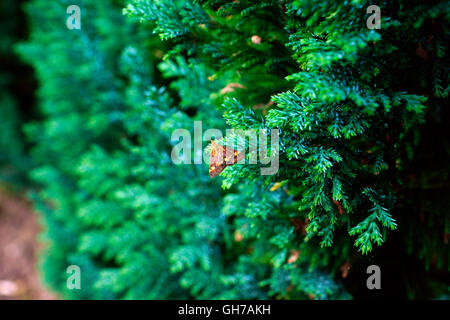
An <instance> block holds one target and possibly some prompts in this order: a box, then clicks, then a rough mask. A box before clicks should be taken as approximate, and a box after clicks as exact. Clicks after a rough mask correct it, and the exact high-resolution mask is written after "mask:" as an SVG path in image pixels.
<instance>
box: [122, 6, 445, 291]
mask: <svg viewBox="0 0 450 320" xmlns="http://www.w3.org/2000/svg"><path fill="white" fill-rule="evenodd" d="M371 4H372V3H369V2H368V1H320V2H319V1H300V0H296V1H258V2H255V1H200V0H199V1H193V2H190V1H145V0H137V1H134V2H133V3H132V4H130V5H129V6H128V8H127V10H126V12H127V13H128V14H130V15H133V16H138V17H139V18H140V20H141V21H142V22H143V23H147V24H155V26H156V27H155V29H154V31H155V32H156V33H158V34H159V35H160V38H161V39H163V40H166V41H168V42H169V43H170V44H171V45H170V47H171V50H170V51H169V52H168V54H167V58H170V57H171V56H172V55H177V54H184V55H187V56H189V57H193V58H194V57H195V58H196V59H200V60H201V61H205V63H207V64H208V65H210V66H211V67H212V68H213V69H214V70H215V74H214V79H223V78H224V74H225V73H227V74H230V73H231V76H230V77H229V78H228V87H226V88H232V89H233V90H225V92H229V91H232V92H231V93H228V94H227V96H228V99H227V100H225V102H224V103H223V104H222V110H223V112H224V117H225V119H226V121H227V124H228V125H229V126H231V127H233V128H242V129H254V128H264V129H267V130H268V131H269V132H270V130H271V129H280V130H281V141H280V145H281V146H280V147H281V150H280V170H279V172H278V174H277V175H274V176H270V177H260V176H259V168H258V167H255V166H253V167H251V166H246V165H242V166H239V165H236V166H233V167H230V168H229V169H227V170H226V171H225V172H224V174H223V176H224V177H225V179H224V181H223V187H224V188H229V187H231V186H233V185H237V186H238V189H239V192H238V193H236V194H230V195H228V196H226V198H225V203H226V206H225V207H224V209H223V212H224V214H226V215H227V216H229V217H233V218H234V224H235V226H236V227H237V228H239V229H240V230H241V232H242V233H243V235H244V236H243V238H244V239H245V240H244V241H245V243H246V245H247V246H251V247H252V248H253V247H255V248H264V249H262V250H255V251H254V252H253V253H252V254H249V257H252V259H260V261H266V262H268V261H270V263H271V264H272V267H273V269H272V274H271V276H270V277H269V278H268V279H266V280H265V281H264V283H267V284H268V285H269V288H270V290H272V291H271V292H272V293H277V294H279V295H281V296H283V297H285V296H286V297H292V296H295V289H296V290H298V291H300V292H302V293H307V294H309V295H310V296H315V297H320V298H323V297H327V293H326V292H324V291H322V290H321V289H320V288H321V285H320V284H321V283H322V281H321V280H320V279H321V278H319V277H320V276H319V275H318V273H316V272H317V270H322V271H325V272H326V273H327V274H334V275H336V274H339V273H340V271H342V270H346V267H347V266H349V265H352V264H358V263H362V262H365V263H367V262H368V261H369V259H367V258H365V256H367V255H368V254H370V255H371V257H372V259H370V260H371V261H374V262H376V261H377V258H376V257H377V255H376V254H377V251H376V247H379V246H382V245H383V244H384V243H385V242H388V241H389V240H391V239H392V240H391V243H394V242H395V245H394V249H393V250H395V251H400V252H395V253H394V252H391V255H392V254H394V255H399V256H402V257H407V256H410V257H411V256H412V257H414V258H419V259H421V260H422V261H423V265H424V266H425V268H426V269H427V270H428V269H430V268H434V270H442V271H441V272H443V274H445V273H446V272H448V270H449V258H450V256H449V250H448V233H449V227H450V226H449V215H448V208H449V198H448V196H447V195H445V194H446V193H448V192H447V191H448V188H449V186H448V183H447V180H448V174H449V171H448V163H449V162H448V160H449V156H450V154H449V150H448V148H447V147H445V146H446V145H448V138H449V136H448V130H446V127H447V126H448V119H449V117H448V112H447V110H446V109H447V108H446V107H445V105H446V103H447V102H448V100H447V97H448V91H449V87H448V83H449V82H448V73H447V71H446V70H448V62H447V60H448V53H447V45H448V32H449V25H448V21H449V19H448V18H449V9H448V3H446V2H445V1H428V2H426V3H424V2H423V1H381V2H380V3H379V6H380V7H381V12H382V22H381V24H382V27H381V29H373V30H372V29H369V28H368V27H367V24H366V20H367V19H368V15H367V14H366V9H367V7H368V6H369V5H371ZM286 80H287V81H286ZM213 81H215V80H213ZM236 84H238V85H236ZM446 141H447V142H446ZM394 237H396V238H399V237H401V240H394V239H393V238H394ZM261 252H264V255H262V254H261ZM378 252H381V251H378ZM262 257H266V258H267V259H268V260H265V259H264V258H262ZM374 257H375V258H374ZM382 259H383V258H382V257H381V256H380V257H379V259H378V261H379V262H380V263H384V261H383V260H382ZM405 259H406V258H405ZM286 261H288V263H286ZM399 269H402V268H401V267H399ZM313 270H314V271H313ZM411 270H413V268H411ZM397 272H400V271H399V270H397ZM402 272H403V271H402ZM411 272H413V271H411ZM342 276H343V277H346V273H345V271H342ZM416 276H417V275H416ZM416 276H414V275H413V276H412V277H409V276H405V278H408V279H407V280H405V282H407V283H408V284H406V286H409V287H410V288H409V289H408V292H407V294H408V295H409V297H414V296H417V295H420V294H424V296H426V295H427V294H429V291H427V293H424V291H426V290H427V289H424V287H426V288H428V289H429V288H430V287H432V288H434V289H436V287H435V283H434V282H433V281H432V280H430V281H429V279H428V278H427V277H425V276H424V278H426V279H422V281H423V283H422V284H421V285H422V288H421V289H417V290H416V289H414V288H413V286H414V282H415V281H417V278H416ZM316 277H317V278H316ZM282 279H283V280H284V281H283V280H282ZM292 286H293V287H294V288H295V289H294V293H292ZM325 287H327V288H328V289H330V288H332V285H325ZM441 289H442V290H445V289H446V287H445V284H443V285H442V287H441ZM430 290H433V289H430ZM330 291H333V290H332V289H330ZM328 293H329V292H328Z"/></svg>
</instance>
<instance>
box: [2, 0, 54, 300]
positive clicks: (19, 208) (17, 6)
mask: <svg viewBox="0 0 450 320" xmlns="http://www.w3.org/2000/svg"><path fill="white" fill-rule="evenodd" d="M24 2H25V1H21V0H4V1H1V3H0V119H1V120H0V122H1V125H0V299H54V298H56V295H54V294H52V293H50V292H49V291H48V289H46V288H45V287H44V286H43V284H42V281H41V277H40V275H39V273H38V266H37V264H38V262H37V257H38V255H39V251H40V250H41V245H40V244H39V242H38V234H39V232H40V229H41V226H40V224H39V221H38V216H37V214H35V213H34V212H33V210H32V205H31V204H30V202H29V200H28V199H27V198H26V196H25V193H26V190H27V187H26V186H27V183H28V182H27V177H26V173H27V170H28V169H29V168H30V166H31V163H30V159H29V156H27V153H28V152H29V145H28V144H27V143H26V142H25V137H24V134H23V131H22V125H23V124H24V123H25V122H27V121H30V120H31V119H33V117H34V114H33V113H34V112H35V109H34V107H35V91H36V88H37V84H36V79H35V78H34V74H33V69H32V68H31V67H30V66H29V65H27V64H26V63H24V62H23V61H22V60H21V59H20V58H19V57H18V56H17V54H16V53H15V52H14V45H15V44H16V43H18V42H19V41H22V40H24V39H26V38H27V36H28V34H29V29H28V24H27V19H26V17H25V13H24V12H23V10H22V4H23V3H24Z"/></svg>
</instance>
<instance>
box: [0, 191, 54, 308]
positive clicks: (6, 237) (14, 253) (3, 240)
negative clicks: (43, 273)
mask: <svg viewBox="0 0 450 320" xmlns="http://www.w3.org/2000/svg"><path fill="white" fill-rule="evenodd" d="M37 218H38V217H37V215H36V214H35V213H33V211H32V210H31V205H30V203H29V202H28V201H26V200H24V199H23V198H21V197H18V196H15V195H12V194H11V193H9V192H8V191H5V190H3V189H0V300H10V299H55V298H56V296H55V295H54V294H52V293H50V292H49V291H48V290H46V289H45V288H44V287H43V285H42V283H41V281H40V277H39V274H38V271H37V266H36V257H37V255H38V252H39V250H40V249H41V245H40V244H39V243H38V242H37V239H36V236H37V234H38V233H39V230H40V227H39V224H38V219H37Z"/></svg>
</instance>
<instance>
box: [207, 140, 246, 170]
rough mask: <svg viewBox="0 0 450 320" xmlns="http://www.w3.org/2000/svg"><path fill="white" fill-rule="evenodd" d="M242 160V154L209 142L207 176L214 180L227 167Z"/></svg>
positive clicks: (212, 141)
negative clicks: (209, 152)
mask: <svg viewBox="0 0 450 320" xmlns="http://www.w3.org/2000/svg"><path fill="white" fill-rule="evenodd" d="M242 159H244V154H243V153H242V152H239V151H237V150H234V149H232V148H229V147H222V146H221V145H218V144H217V143H215V142H214V140H211V155H210V158H209V176H210V177H211V178H214V177H215V176H217V175H218V174H220V173H221V172H222V171H223V169H225V168H226V167H227V166H231V165H233V164H235V163H237V162H239V161H241V160H242Z"/></svg>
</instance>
